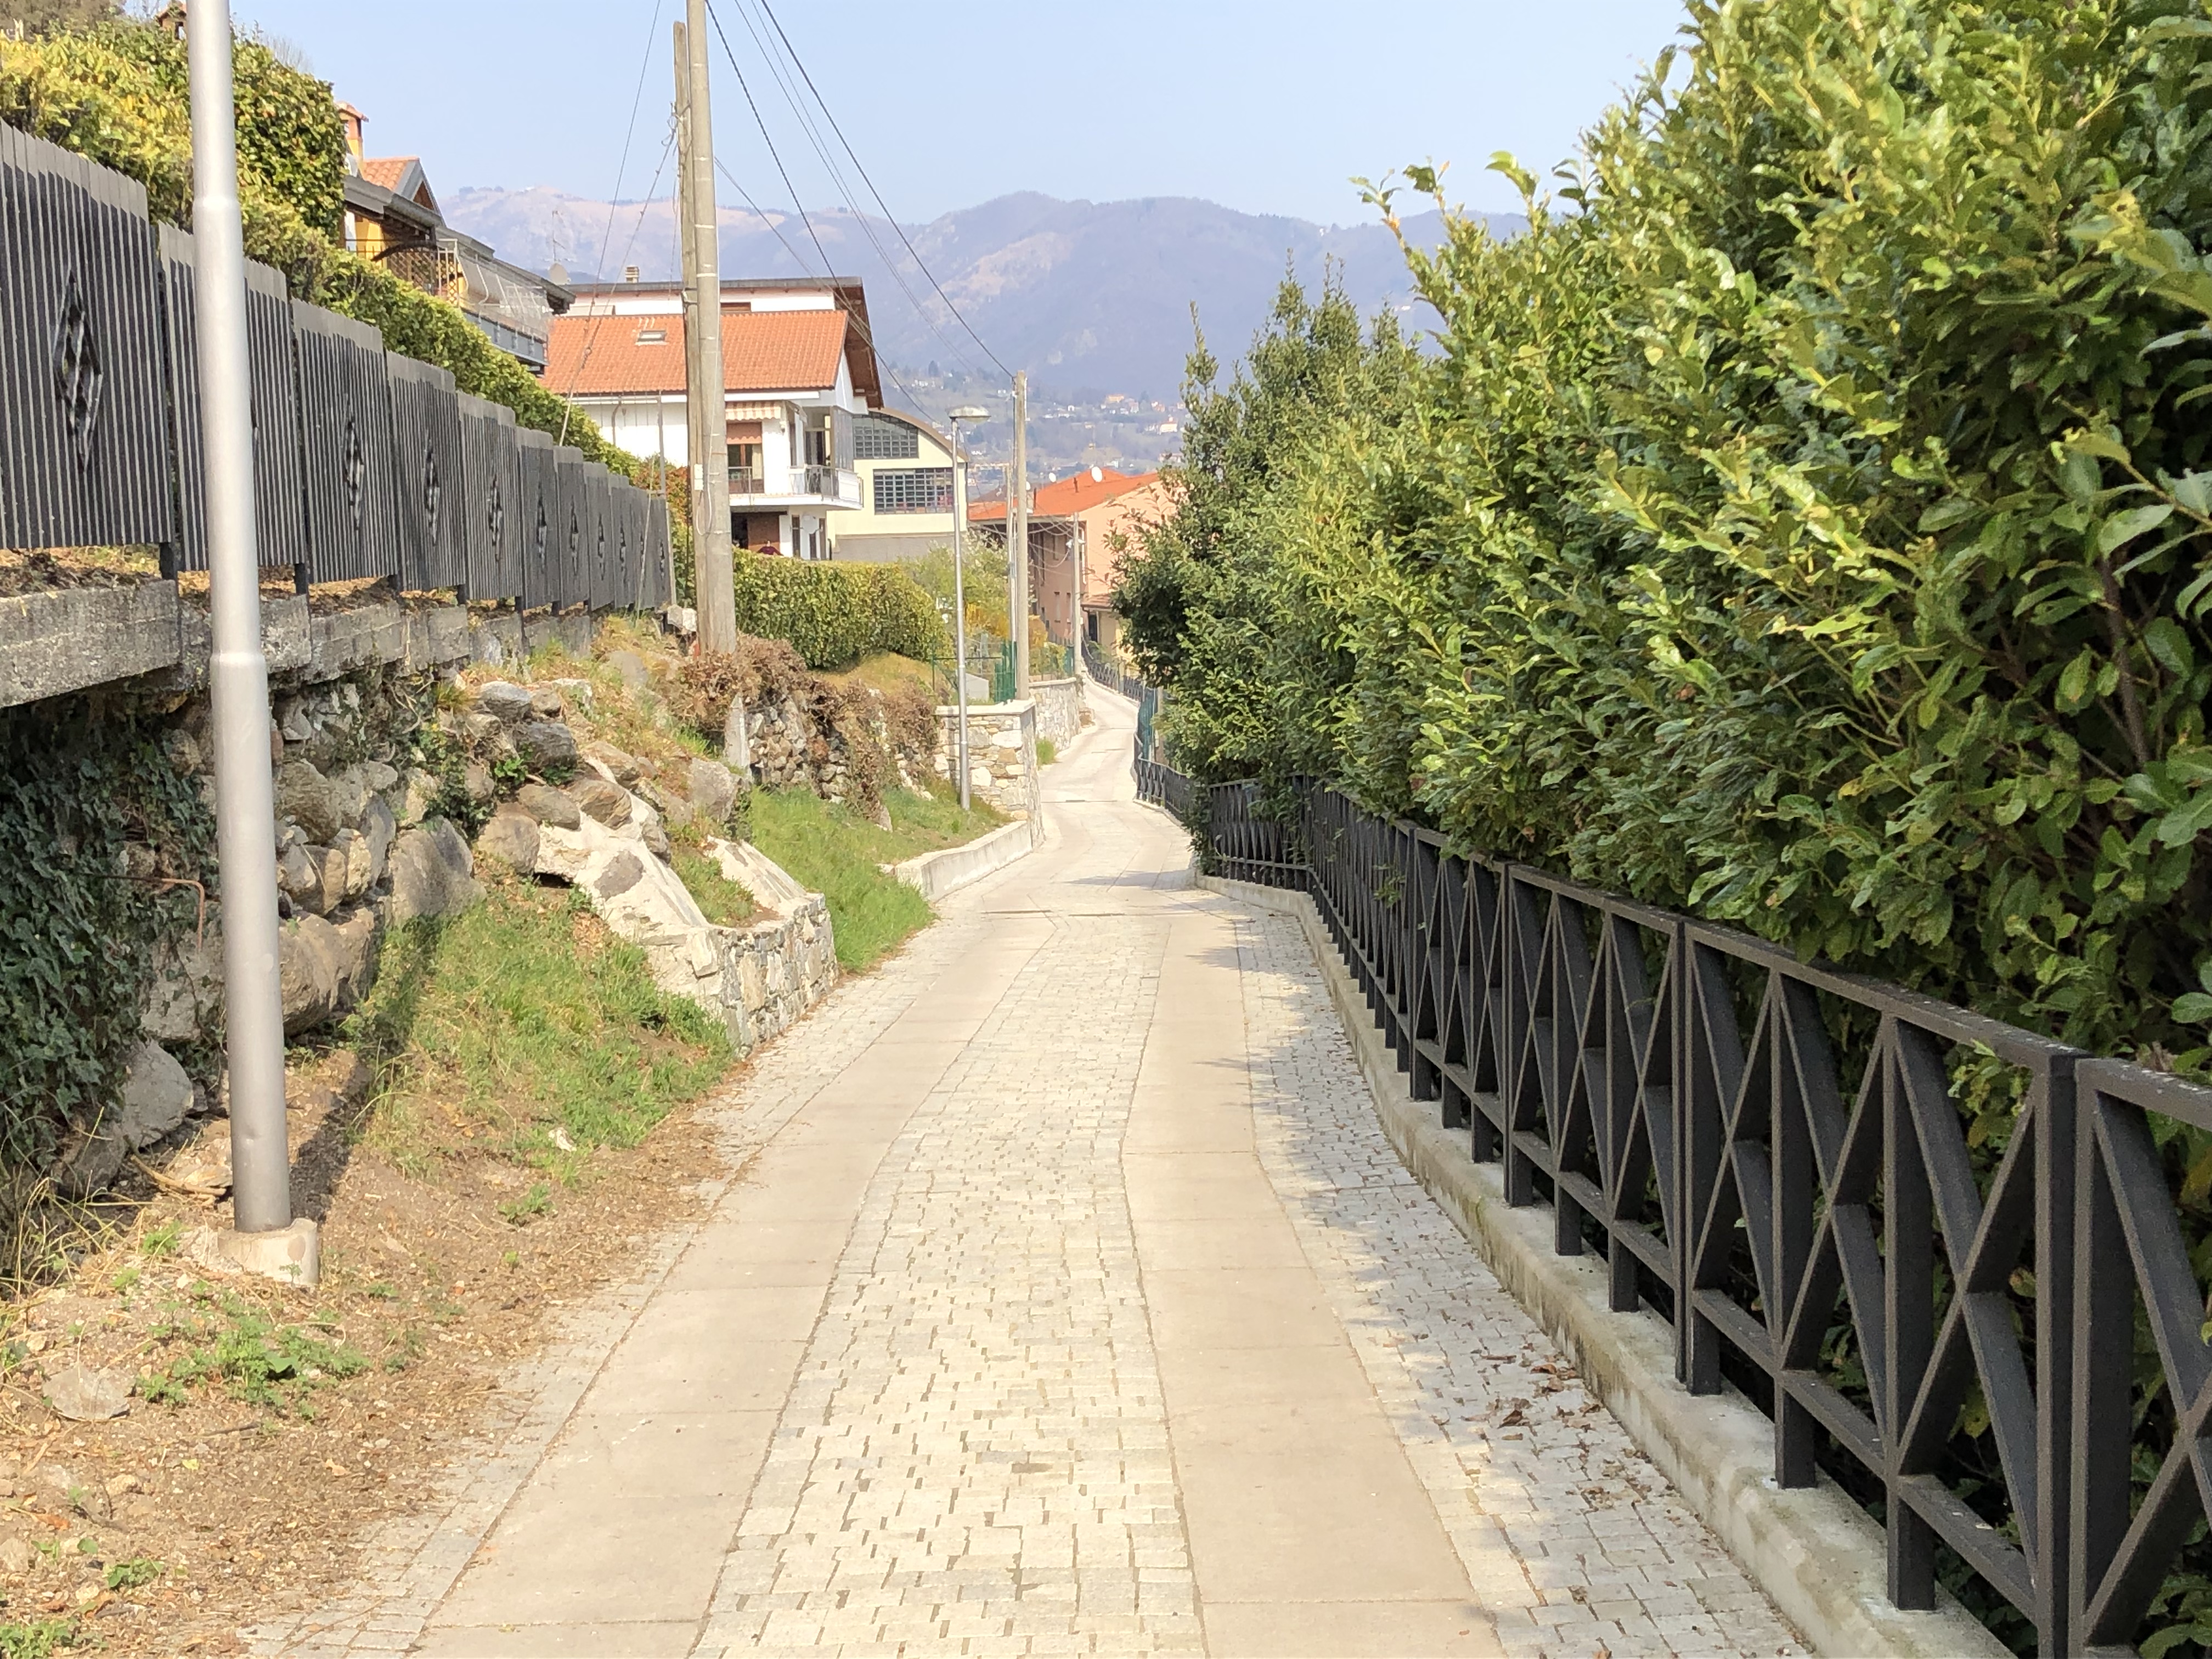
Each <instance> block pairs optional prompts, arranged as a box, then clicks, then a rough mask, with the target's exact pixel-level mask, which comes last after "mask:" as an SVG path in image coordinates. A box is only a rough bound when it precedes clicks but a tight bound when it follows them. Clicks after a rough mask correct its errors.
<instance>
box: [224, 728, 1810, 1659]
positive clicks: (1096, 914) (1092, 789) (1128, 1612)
mask: <svg viewBox="0 0 2212 1659" xmlns="http://www.w3.org/2000/svg"><path fill="white" fill-rule="evenodd" d="M1099 702H1101V703H1103V704H1105V705H1107V706H1106V707H1105V708H1104V709H1103V716H1104V718H1103V720H1102V723H1101V728H1100V730H1099V731H1098V732H1097V733H1095V734H1094V735H1092V736H1090V737H1087V738H1085V739H1084V740H1083V741H1082V742H1080V743H1079V744H1077V745H1075V746H1074V747H1073V750H1071V752H1070V754H1069V755H1068V757H1066V759H1064V760H1063V761H1062V762H1061V763H1060V764H1059V765H1057V766H1055V767H1054V768H1053V769H1051V770H1050V771H1049V772H1048V774H1047V778H1048V791H1047V798H1048V802H1049V806H1048V816H1049V821H1050V823H1051V826H1052V834H1051V837H1050V839H1049V842H1048V844H1047V845H1046V846H1045V847H1044V848H1042V849H1041V850H1040V851H1039V852H1038V853H1036V854H1032V855H1031V856H1030V858H1028V859H1027V860H1024V861H1023V862H1022V863H1020V864H1018V865H1016V866H1012V868H1010V869H1009V870H1007V871H1006V872H1002V873H1001V874H1000V875H999V876H996V877H994V878H991V879H989V880H988V881H987V882H985V883H982V884H978V885H977V886H976V887H975V888H972V889H970V890H968V891H967V892H965V893H963V894H961V895H957V896H955V897H954V898H953V899H951V901H949V902H947V903H946V905H945V907H944V908H945V912H946V915H945V920H944V921H941V922H939V924H938V926H936V927H933V928H932V929H931V930H930V931H929V932H928V933H925V934H924V935H923V936H922V937H921V939H918V940H917V941H916V942H915V945H913V946H912V947H910V948H909V950H908V951H906V952H905V953H904V954H903V955H902V957H899V958H898V959H897V960H896V961H895V962H894V963H890V965H888V966H887V967H886V968H884V969H882V970H881V971H879V972H878V973H876V974H874V975H869V976H867V977H866V978H864V979H860V980H856V981H850V982H848V984H847V985H845V986H844V987H842V988H841V989H840V990H839V991H838V992H837V994H836V996H835V997H834V999H833V1000H831V1001H830V1002H829V1004H827V1005H826V1006H824V1007H823V1009H822V1010H820V1011H819V1012H817V1013H816V1014H815V1016H814V1017H813V1018H811V1019H810V1020H808V1021H807V1022H805V1024H803V1025H801V1026H800V1027H799V1028H798V1029H797V1030H794V1031H793V1032H791V1033H789V1034H788V1035H787V1036H785V1037H784V1038H783V1039H781V1041H780V1042H777V1043H775V1045H773V1046H772V1048H770V1049H769V1051H768V1052H767V1053H766V1054H763V1056H762V1057H761V1058H760V1060H758V1062H757V1064H756V1065H755V1066H752V1067H751V1068H750V1070H749V1071H748V1073H746V1075H745V1079H744V1084H743V1086H742V1088H741V1089H740V1090H739V1091H738V1093H737V1095H736V1097H734V1098H733V1099H732V1102H731V1104H730V1109H729V1113H728V1116H727V1119H726V1124H725V1132H726V1134H727V1135H728V1137H729V1139H730V1140H731V1143H732V1147H733V1149H734V1150H736V1151H737V1152H738V1153H740V1155H744V1154H755V1156H754V1157H753V1160H752V1162H751V1163H750V1165H749V1167H748V1168H747V1170H746V1172H745V1175H744V1177H743V1178H742V1179H741V1180H740V1181H739V1182H737V1183H735V1184H733V1185H732V1186H731V1187H730V1188H728V1189H727V1190H726V1192H725V1193H724V1194H723V1195H722V1196H721V1197H720V1200H719V1202H718V1203H717V1205H716V1206H715V1208H714V1211H713V1212H712V1214H711V1216H710V1218H708V1221H707V1222H706V1223H705V1224H704V1225H701V1226H700V1227H698V1228H697V1229H696V1231H692V1232H691V1233H690V1234H689V1235H688V1236H686V1237H681V1238H676V1239H671V1240H670V1241H668V1243H667V1244H666V1246H665V1248H664V1249H661V1250H660V1251H659V1254H658V1255H656V1256H655V1258H654V1260H653V1261H652V1262H651V1263H650V1264H649V1267H648V1271H647V1273H646V1275H645V1276H644V1277H643V1278H642V1279H641V1281H640V1282H639V1283H638V1284H636V1285H633V1286H631V1287H629V1289H627V1290H626V1291H624V1292H623V1293H622V1294H620V1295H618V1296H614V1297H609V1298H607V1299H606V1301H605V1304H604V1305H603V1306H601V1307H600V1308H599V1309H598V1310H595V1311H594V1313H593V1315H592V1316H591V1317H589V1318H587V1319H585V1320H582V1321H580V1322H577V1325H576V1328H574V1330H573V1331H571V1332H570V1333H569V1334H568V1340H566V1341H565V1342H564V1344H563V1345H562V1346H561V1347H559V1348H557V1349H556V1351H555V1352H552V1353H550V1354H549V1356H548V1357H547V1358H546V1360H545V1361H544V1364H541V1365H540V1366H539V1367H538V1369H537V1370H536V1371H535V1372H534V1373H533V1374H532V1376H530V1377H529V1378H527V1379H526V1387H524V1388H523V1389H520V1390H519V1391H518V1394H517V1395H516V1397H515V1400H514V1401H513V1407H512V1411H511V1413H510V1416H509V1418H508V1419H507V1420H505V1421H504V1422H502V1423H501V1425H498V1431H497V1432H496V1433H495V1435H494V1436H493V1437H492V1443H490V1444H489V1445H488V1446H487V1447H486V1449H485V1450H484V1452H483V1455H481V1456H479V1457H477V1459H476V1460H475V1461H474V1462H473V1463H472V1464H471V1467H470V1468H469V1469H468V1470H467V1471H465V1478H463V1479H461V1480H459V1481H457V1483H456V1485H455V1487H454V1490H453V1495H452V1501H451V1502H450V1503H449V1504H446V1505H444V1506H442V1507H441V1508H440V1509H439V1510H437V1512H435V1513H433V1514H429V1515H426V1516H423V1517H421V1518H420V1519H419V1520H418V1521H417V1522H415V1523H412V1524H411V1525H410V1526H407V1527H403V1528H395V1529H394V1531H393V1532H392V1534H390V1535H389V1536H387V1537H386V1539H385V1540H384V1541H382V1545H381V1552H382V1553H381V1554H380V1557H379V1558H378V1559H377V1560H376V1561H375V1562H374V1564H373V1565H374V1571H373V1572H372V1575H371V1582H370V1583H369V1585H368V1587H366V1588H365V1589H364V1590H363V1592H362V1595H360V1596H359V1597H358V1598H356V1600H354V1601H349V1602H348V1603H347V1604H345V1605H344V1606H343V1607H334V1608H331V1609H329V1610H328V1611H327V1612H326V1613H325V1614H323V1615H322V1616H320V1617H318V1618H316V1619H313V1620H305V1621H301V1623H299V1624H297V1625H295V1626H289V1627H287V1628H284V1629H281V1630H271V1631H268V1632H262V1633H261V1634H262V1637H263V1643H262V1645H263V1646H264V1648H266V1649H268V1650H276V1651H291V1652H301V1653H332V1652H345V1653H352V1654H363V1653H371V1652H396V1651H403V1650H413V1651H416V1652H422V1653H428V1654H440V1655H508V1654H530V1655H541V1654H542V1655H553V1654H563V1655H566V1654H576V1655H582V1654H592V1655H609V1656H617V1655H625V1656H626V1655H661V1654H671V1655H672V1654H690V1653H702V1654H719V1653H723V1652H732V1653H750V1652H759V1651H765V1652H779V1653H816V1652H842V1653H853V1654H860V1653H884V1654H893V1653H904V1654H912V1655H924V1654H928V1655H935V1654H975V1655H988V1654H1093V1653H1095V1654H1109V1655H1110V1654H1149V1653H1161V1654H1201V1653H1215V1654H1249V1655H1273V1654H1281V1655H1309V1654H1310V1655H1328V1654H1345V1655H1354V1654H1498V1653H1506V1654H1513V1655H1524V1654H1525V1655H1536V1654H1545V1655H1563V1656H1564V1655H1574V1656H1595V1655H1599V1654H1610V1655H1613V1656H1624V1655H1627V1654H1631V1653H1653V1654H1665V1653H1682V1654H1696V1655H1710V1654H1772V1653H1778V1652H1796V1651H1799V1650H1798V1649H1797V1648H1796V1646H1795V1645H1794V1644H1793V1642H1792V1638H1791V1637H1790V1632H1788V1630H1787V1629H1786V1628H1785V1627H1784V1626H1783V1625H1782V1623H1781V1622H1780V1621H1779V1620H1778V1619H1777V1617H1776V1615H1775V1613H1773V1611H1772V1609H1771V1607H1770V1606H1769V1605H1768V1603H1767V1602H1766V1601H1765V1599H1764V1597H1763V1596H1761V1595H1759V1592H1758V1591H1757V1590H1755V1589H1753V1588H1752V1587H1751V1586H1750V1585H1749V1584H1748V1583H1747V1582H1746V1581H1745V1579H1744V1578H1743V1577H1742V1575H1741V1573H1739V1572H1738V1571H1736V1570H1735V1567H1734V1566H1733V1565H1732V1564H1731V1563H1730V1561H1729V1558H1728V1557H1727V1556H1726V1554H1725V1553H1723V1551H1722V1549H1721V1548H1720V1547H1719V1546H1718V1545H1717V1543H1716V1542H1715V1541H1714V1540H1713V1538H1712V1536H1711V1534H1710V1533H1709V1532H1707V1531H1706V1529H1705V1528H1704V1527H1703V1526H1702V1525H1701V1524H1700V1523H1699V1522H1697V1521H1696V1520H1695V1519H1694V1518H1693V1517H1692V1516H1690V1515H1689V1514H1688V1512H1687V1511H1686V1510H1685V1509H1684V1508H1683V1507H1682V1506H1681V1505H1680V1504H1679V1503H1678V1502H1676V1501H1675V1500H1674V1498H1673V1496H1672V1495H1671V1493H1670V1492H1668V1489H1667V1487H1666V1483H1665V1482H1664V1480H1662V1478H1661V1477H1660V1476H1659V1475H1658V1474H1657V1473H1656V1470H1654V1469H1653V1468H1652V1467H1651V1466H1650V1464H1649V1463H1648V1462H1645V1461H1644V1459H1643V1458H1642V1457H1641V1456H1640V1455H1638V1454H1637V1453H1635V1452H1634V1451H1633V1450H1632V1449H1631V1447H1630V1445H1629V1443H1628V1442H1627V1440H1626V1437H1625V1436H1624V1435H1623V1434H1622V1432H1621V1431H1620V1429H1619V1427H1618V1426H1617V1425H1615V1424H1614V1422H1613V1419H1611V1417H1609V1416H1608V1415H1607V1413H1605V1411H1604V1410H1603V1409H1602V1408H1601V1407H1598V1406H1596V1405H1595V1403H1594V1402H1593V1401H1590V1400H1589V1398H1588V1397H1587V1396H1586V1395H1584V1394H1583V1391H1582V1389H1581V1388H1580V1387H1579V1386H1578V1385H1577V1383H1576V1382H1575V1380H1574V1379H1573V1377H1572V1375H1571V1373H1570V1372H1568V1371H1566V1370H1565V1367H1564V1365H1563V1364H1562V1363H1561V1362H1560V1361H1559V1358H1557V1356H1556V1354H1555V1352H1553V1349H1552V1348H1551V1346H1550V1345H1549V1344H1548V1343H1547V1341H1546V1340H1545V1339H1544V1338H1543V1337H1542V1336H1541V1334H1540V1333H1539V1332H1538V1331H1537V1330H1536V1329H1535V1328H1534V1326H1533V1325H1532V1324H1531V1323H1530V1322H1529V1321H1528V1319H1527V1318H1526V1317H1525V1316H1523V1315H1522V1313H1521V1312H1520V1310H1518V1309H1517V1308H1516V1306H1515V1305H1514V1304H1513V1303H1512V1302H1511V1300H1510V1298H1509V1297H1506V1296H1505V1295H1504V1292H1502V1291H1500V1290H1499V1289H1498V1286H1497V1285H1496V1283H1495V1281H1494V1280H1493V1279H1492V1278H1491V1277H1490V1275H1489V1274H1488V1273H1487V1272H1486V1271H1485V1270H1484V1269H1483V1267H1481V1266H1480V1263H1479V1262H1478V1261H1476V1259H1475V1258H1474V1255H1473V1254H1472V1252H1471V1251H1470V1250H1469V1249H1468V1246H1467V1244H1466V1243H1464V1241H1463V1240H1462V1238H1461V1237H1460V1236H1459V1234H1458V1233H1457V1232H1456V1231H1455V1230H1454V1229H1453V1227H1452V1226H1451V1225H1450V1223H1449V1221H1448V1220H1447V1219H1446V1218H1444V1216H1443V1213H1442V1212H1440V1211H1439V1210H1437V1207H1436V1206H1434V1205H1433V1204H1432V1203H1431V1202H1430V1200H1428V1199H1427V1197H1426V1196H1425V1194H1423V1193H1422V1192H1421V1190H1420V1189H1419V1188H1418V1187H1417V1186H1415V1185H1414V1184H1413V1182H1412V1181H1411V1179H1410V1178H1409V1177H1408V1176H1407V1174H1406V1173H1405V1171H1404V1170H1403V1169H1402V1168H1401V1166H1400V1164H1399V1163H1398V1161H1397V1159H1396V1158H1395V1155H1394V1154H1393V1152H1391V1149H1390V1147H1389V1144H1388V1143H1387V1142H1386V1141H1385V1140H1384V1139H1383V1135H1382V1133H1381V1131H1380V1130H1379V1128H1378V1127H1376V1122H1375V1119H1374V1115H1373V1112H1372V1109H1371V1107H1370V1104H1369V1102H1368V1099H1367V1096H1366V1092H1365V1087H1364V1084H1363V1083H1362V1081H1361V1079H1360V1076H1359V1073H1358V1071H1357V1069H1356V1068H1355V1066H1354V1065H1353V1062H1352V1056H1351V1052H1350V1049H1349V1047H1348V1045H1347V1044H1346V1042H1345V1040H1344V1036H1343V1034H1342V1031H1341V1030H1340V1028H1339V1027H1338V1025H1337V1024H1336V1022H1335V1016H1334V1013H1333V1012H1332V1010H1331V1008H1330V1006H1329V1003H1328V997H1327V994H1326V992H1325V991H1324V990H1323V989H1322V986H1321V983H1320V981H1319V980H1318V977H1317V975H1316V972H1315V969H1314V966H1313V963H1312V960H1311V957H1310V955H1309V954H1308V952H1307V949H1306V946H1305V945H1304V940H1303V939H1302V938H1301V937H1300V935H1299V934H1298V933H1297V932H1296V931H1295V930H1294V929H1293V928H1292V927H1290V926H1289V925H1288V924H1286V923H1285V922H1284V921H1281V920H1279V919H1277V918H1273V917H1270V916H1267V915H1262V914H1260V913H1255V912H1253V911H1251V910H1249V909H1248V908H1244V907H1241V906H1239V905H1237V904H1236V903H1235V902H1231V901H1230V900H1227V899H1225V898H1221V897H1218V896H1214V895H1211V894H1207V893H1204V892H1200V891H1195V890H1193V889H1192V888H1191V887H1190V885H1189V884H1188V879H1187V877H1186V876H1185V874H1184V873H1183V872H1184V870H1185V866H1186V864H1187V844H1186V842H1185V841H1184V839H1183V837H1182V834H1181V832H1180V831H1179V830H1178V829H1176V827H1175V826H1174V825H1173V824H1172V823H1170V821H1169V820H1168V819H1166V818H1165V817H1163V816H1162V815H1160V814H1158V813H1157V812H1154V811H1151V810H1149V809H1147V808H1144V807H1140V806H1139V805H1136V804H1135V803H1134V801H1133V799H1131V792H1130V789H1129V787H1128V782H1127V767H1126V764H1125V759H1126V756H1127V733H1128V729H1129V726H1130V724H1131V720H1130V716H1129V713H1128V710H1127V705H1126V704H1124V703H1121V702H1120V701H1119V700H1118V699H1111V698H1104V697H1102V698H1100V699H1099Z"/></svg>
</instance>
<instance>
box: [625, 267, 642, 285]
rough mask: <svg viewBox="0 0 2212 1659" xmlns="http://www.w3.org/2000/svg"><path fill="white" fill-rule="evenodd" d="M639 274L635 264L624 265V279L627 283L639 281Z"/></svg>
mask: <svg viewBox="0 0 2212 1659" xmlns="http://www.w3.org/2000/svg"><path fill="white" fill-rule="evenodd" d="M638 276H639V272H638V269H637V267H636V266H635V265H624V266H623V281H624V282H625V283H634V282H635V281H637V279H638Z"/></svg>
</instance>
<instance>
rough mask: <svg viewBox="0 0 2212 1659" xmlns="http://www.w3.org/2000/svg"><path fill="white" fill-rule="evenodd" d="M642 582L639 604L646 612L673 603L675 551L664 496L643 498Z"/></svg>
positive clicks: (654, 495) (655, 495)
mask: <svg viewBox="0 0 2212 1659" xmlns="http://www.w3.org/2000/svg"><path fill="white" fill-rule="evenodd" d="M645 572H646V574H645V581H644V583H643V585H642V587H641V597H640V599H639V601H638V603H639V605H641V606H642V607H644V608H647V609H650V610H657V609H659V608H660V607H662V606H664V605H673V604H675V603H676V549H675V544H674V542H673V541H672V540H671V538H670V536H669V531H668V500H667V497H665V496H664V495H659V494H656V493H651V492H648V493H647V495H646V498H645Z"/></svg>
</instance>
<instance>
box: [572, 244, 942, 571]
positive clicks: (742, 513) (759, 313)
mask: <svg viewBox="0 0 2212 1659" xmlns="http://www.w3.org/2000/svg"><path fill="white" fill-rule="evenodd" d="M575 294H576V301H575V304H574V307H573V308H572V309H571V310H570V312H569V313H568V315H567V316H565V317H562V318H558V319H556V320H555V323H554V327H553V337H552V343H551V349H550V361H549V362H548V364H547V367H546V372H545V377H544V379H545V385H546V386H547V387H548V388H549V389H550V390H551V391H554V392H559V393H561V394H562V396H564V397H568V398H574V400H575V402H576V404H577V405H578V406H579V407H580V408H581V409H582V410H584V412H585V413H586V414H588V415H589V416H591V417H592V419H593V420H594V421H596V422H598V423H599V429H600V430H601V431H602V432H604V433H605V435H607V437H608V439H609V441H611V442H613V443H615V444H617V445H619V446H620V447H623V449H626V450H628V451H629V453H632V454H633V455H641V456H647V457H650V456H655V455H658V456H662V457H665V459H666V460H667V462H668V464H669V465H671V466H686V465H690V455H689V454H688V453H686V448H687V447H686V445H685V442H684V301H683V290H682V289H681V288H680V287H679V286H678V284H676V283H641V282H623V283H581V284H579V285H577V286H576V289H575ZM722 381H723V388H724V393H725V399H726V404H727V412H726V417H725V418H726V422H727V431H728V434H729V446H730V536H731V539H732V541H733V542H734V543H736V544H738V546H741V547H749V548H753V549H756V550H767V551H773V552H781V553H785V554H788V555H790V556H793V557H795V558H802V559H826V558H828V557H829V556H830V547H831V544H832V541H833V539H834V537H835V535H836V530H835V528H834V526H836V523H837V522H838V520H841V519H842V518H844V517H846V516H848V515H850V514H852V513H858V512H860V511H861V510H862V509H863V506H864V502H865V501H866V497H865V496H864V495H863V490H862V485H861V480H860V473H859V471H857V469H856V467H855V464H854V422H855V421H856V420H857V419H862V418H866V416H868V415H869V413H870V411H871V410H873V409H875V408H876V407H877V406H878V404H881V403H882V401H883V392H882V386H881V382H880V380H878V371H877V367H876V355H875V350H874V349H873V347H872V344H871V343H870V340H869V335H868V328H867V307H866V300H865V298H864V296H863V295H862V294H861V291H860V284H859V283H857V282H853V281H851V280H849V279H848V278H844V277H833V278H827V279H814V280H811V281H810V280H806V279H801V278H787V279H775V280H766V281H755V282H727V283H723V284H722ZM948 522H949V520H948Z"/></svg>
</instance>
